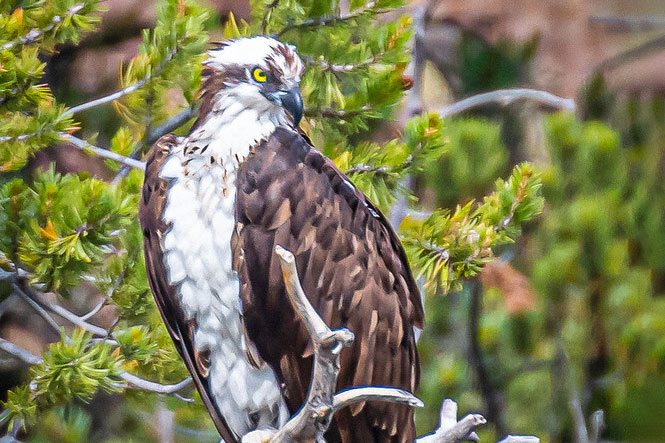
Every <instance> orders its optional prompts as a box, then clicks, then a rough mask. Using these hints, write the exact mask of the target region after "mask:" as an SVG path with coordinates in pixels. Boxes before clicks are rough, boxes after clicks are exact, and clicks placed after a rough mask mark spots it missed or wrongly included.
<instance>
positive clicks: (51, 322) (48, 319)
mask: <svg viewBox="0 0 665 443" xmlns="http://www.w3.org/2000/svg"><path fill="white" fill-rule="evenodd" d="M12 289H13V290H14V293H15V294H17V295H18V296H19V297H20V298H21V299H23V301H25V302H26V303H27V304H29V305H30V306H31V307H32V308H33V309H34V310H35V311H37V313H38V314H39V315H40V316H41V317H42V318H43V319H44V320H46V323H48V325H49V326H51V328H53V330H54V331H55V332H56V333H57V334H58V335H59V334H60V332H61V328H60V325H59V324H58V323H57V322H56V321H55V320H54V319H53V317H51V315H50V314H49V313H48V312H46V310H45V309H44V308H42V307H41V305H40V304H39V303H37V302H36V301H35V300H33V298H32V297H30V296H29V295H28V294H26V293H25V291H24V290H23V289H22V288H21V287H20V286H19V285H18V284H16V283H12Z"/></svg>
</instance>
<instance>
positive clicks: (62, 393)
mask: <svg viewBox="0 0 665 443" xmlns="http://www.w3.org/2000/svg"><path fill="white" fill-rule="evenodd" d="M90 338H91V337H90V335H89V334H87V333H85V332H84V331H81V330H76V331H74V333H73V334H72V337H71V339H70V338H68V337H65V336H64V335H63V336H62V338H61V340H60V342H58V343H52V344H51V345H49V348H48V351H47V352H45V353H44V355H43V361H42V363H40V364H38V365H36V366H33V367H32V369H31V378H32V383H31V385H30V386H25V387H17V388H15V389H14V390H12V391H10V393H9V395H8V400H7V402H5V403H4V404H3V407H5V408H7V409H8V410H9V411H10V413H11V414H12V417H13V418H20V419H22V420H24V421H27V422H28V423H33V422H34V420H35V418H36V417H35V413H36V412H37V409H38V408H44V407H48V406H52V405H55V404H66V403H71V402H72V401H74V400H78V401H83V402H88V401H90V400H91V399H92V397H93V395H94V394H95V393H97V392H98V391H100V390H102V391H106V392H117V391H119V383H120V382H121V379H120V378H118V374H119V371H120V368H119V366H118V360H117V359H116V358H115V357H114V356H113V355H112V354H111V352H110V351H111V349H110V346H109V345H108V344H106V343H105V342H104V341H98V342H94V343H93V342H91V341H90Z"/></svg>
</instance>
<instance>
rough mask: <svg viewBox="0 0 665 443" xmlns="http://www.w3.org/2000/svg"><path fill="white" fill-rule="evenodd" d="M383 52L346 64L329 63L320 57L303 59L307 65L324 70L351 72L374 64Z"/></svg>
mask: <svg viewBox="0 0 665 443" xmlns="http://www.w3.org/2000/svg"><path fill="white" fill-rule="evenodd" d="M383 55H384V53H383V52H380V53H378V54H375V55H373V56H372V57H370V58H368V59H367V60H364V61H362V62H359V63H347V64H338V63H329V62H328V61H327V60H325V59H323V58H321V59H314V58H311V57H310V58H307V59H305V64H307V65H309V66H316V67H318V68H321V69H323V70H325V71H330V72H353V71H357V70H359V69H363V68H366V67H368V66H371V65H373V64H376V63H377V62H378V61H379V60H380V59H381V57H383Z"/></svg>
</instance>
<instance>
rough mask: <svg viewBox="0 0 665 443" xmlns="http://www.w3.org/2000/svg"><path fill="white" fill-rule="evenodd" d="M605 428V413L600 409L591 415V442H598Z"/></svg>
mask: <svg viewBox="0 0 665 443" xmlns="http://www.w3.org/2000/svg"><path fill="white" fill-rule="evenodd" d="M604 430H605V413H604V412H603V410H602V409H599V410H598V411H596V412H594V413H593V414H592V415H591V437H590V441H591V443H600V438H601V437H602V435H603V431H604Z"/></svg>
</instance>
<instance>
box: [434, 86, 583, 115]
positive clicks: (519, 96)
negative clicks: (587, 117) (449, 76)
mask: <svg viewBox="0 0 665 443" xmlns="http://www.w3.org/2000/svg"><path fill="white" fill-rule="evenodd" d="M520 100H530V101H534V102H536V103H540V104H541V105H544V106H547V107H550V108H553V109H556V110H566V111H572V112H574V111H575V109H576V106H575V100H573V99H571V98H563V97H558V96H556V95H554V94H550V93H549V92H546V91H537V90H535V89H499V90H497V91H492V92H486V93H483V94H478V95H474V96H471V97H468V98H465V99H464V100H460V101H458V102H457V103H453V104H451V105H448V106H445V107H444V108H442V109H441V110H440V111H439V114H440V115H441V117H450V116H452V115H456V114H460V113H462V112H464V111H468V110H469V109H473V108H477V107H479V106H484V105H488V104H492V103H496V104H499V105H501V106H508V105H510V104H512V103H514V102H516V101H520Z"/></svg>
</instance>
